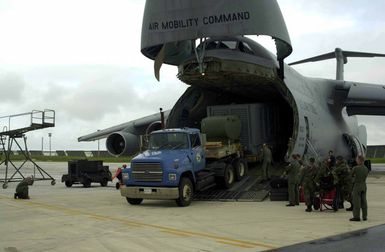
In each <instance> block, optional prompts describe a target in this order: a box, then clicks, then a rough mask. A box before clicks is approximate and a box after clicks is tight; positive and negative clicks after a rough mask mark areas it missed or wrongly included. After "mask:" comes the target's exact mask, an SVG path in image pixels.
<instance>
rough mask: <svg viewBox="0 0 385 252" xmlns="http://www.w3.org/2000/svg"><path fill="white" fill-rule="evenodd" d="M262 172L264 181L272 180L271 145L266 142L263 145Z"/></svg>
mask: <svg viewBox="0 0 385 252" xmlns="http://www.w3.org/2000/svg"><path fill="white" fill-rule="evenodd" d="M262 158H263V162H262V172H263V178H262V181H267V180H270V176H269V169H270V167H271V162H272V154H271V150H270V148H269V146H268V145H267V144H266V143H264V144H263V147H262Z"/></svg>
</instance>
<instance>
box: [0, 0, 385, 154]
mask: <svg viewBox="0 0 385 252" xmlns="http://www.w3.org/2000/svg"><path fill="white" fill-rule="evenodd" d="M278 3H279V4H280V7H281V10H282V12H283V15H284V17H285V20H286V24H287V27H288V30H289V33H290V36H291V41H292V46H293V49H294V50H293V53H292V55H291V56H290V57H289V58H288V59H287V60H286V62H292V61H295V60H298V59H302V58H306V57H311V56H315V55H318V54H322V53H326V52H330V51H333V50H334V48H335V47H340V48H342V49H345V50H355V51H366V52H378V53H385V46H384V42H385V18H384V15H383V10H384V9H385V2H384V1H383V0H381V1H380V0H374V1H370V2H365V3H364V2H363V1H358V0H340V1H332V0H322V1H306V0H296V1H293V0H278ZM144 4H145V1H144V0H0V34H1V39H0V88H1V90H0V116H6V115H11V114H18V113H23V112H28V111H32V110H34V109H38V110H41V109H45V108H47V109H54V110H55V111H56V127H55V128H50V129H45V130H39V131H35V132H31V133H28V134H27V137H28V143H29V148H30V149H41V142H42V138H44V140H43V141H44V149H45V150H47V149H48V133H49V132H51V133H52V134H53V135H52V149H97V142H90V143H78V142H77V138H78V137H79V136H82V135H85V134H88V133H92V132H94V131H96V130H98V129H103V128H107V127H110V126H113V125H116V124H119V123H123V122H127V121H130V120H133V119H136V118H138V117H142V116H145V115H148V114H152V113H155V112H157V110H158V108H159V107H163V108H165V109H170V108H171V107H172V106H173V104H174V103H175V102H176V100H177V99H178V97H179V96H180V95H181V94H182V93H183V92H184V90H185V89H186V87H187V86H186V85H185V84H183V83H181V82H180V81H179V80H178V79H177V78H176V74H177V68H176V67H167V66H162V70H161V81H160V82H157V81H156V80H155V78H154V75H153V62H152V61H151V60H149V59H147V58H145V57H144V56H143V55H142V54H141V53H140V33H141V23H142V14H143V9H144ZM384 68H385V59H351V60H349V64H348V65H347V66H346V69H345V79H346V80H355V81H361V82H368V83H378V84H385V71H384V70H383V69H384ZM296 69H297V70H298V71H299V72H300V73H302V74H304V75H307V76H313V77H323V78H331V79H333V78H335V61H334V60H330V61H327V62H321V63H312V64H307V65H302V66H298V67H296ZM360 123H363V124H365V125H366V126H367V129H368V142H369V144H385V130H384V128H385V127H384V125H385V118H382V117H360ZM100 145H101V148H103V149H104V148H105V147H104V141H101V143H100Z"/></svg>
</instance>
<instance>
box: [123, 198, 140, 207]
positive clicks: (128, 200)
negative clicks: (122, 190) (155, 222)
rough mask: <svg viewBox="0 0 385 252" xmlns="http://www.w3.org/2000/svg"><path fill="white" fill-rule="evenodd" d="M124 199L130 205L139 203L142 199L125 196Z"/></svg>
mask: <svg viewBox="0 0 385 252" xmlns="http://www.w3.org/2000/svg"><path fill="white" fill-rule="evenodd" d="M126 200H127V202H128V203H130V204H131V205H139V204H140V203H142V201H143V199H133V198H127V197H126Z"/></svg>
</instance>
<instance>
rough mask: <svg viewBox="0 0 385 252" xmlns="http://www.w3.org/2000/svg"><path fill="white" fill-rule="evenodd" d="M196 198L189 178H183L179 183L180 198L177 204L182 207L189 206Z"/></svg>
mask: <svg viewBox="0 0 385 252" xmlns="http://www.w3.org/2000/svg"><path fill="white" fill-rule="evenodd" d="M193 196H194V187H193V185H192V182H191V180H190V179H189V178H187V177H183V178H182V179H181V180H180V182H179V198H178V199H176V200H175V201H176V204H177V205H178V206H180V207H185V206H189V205H190V204H191V201H192V199H193Z"/></svg>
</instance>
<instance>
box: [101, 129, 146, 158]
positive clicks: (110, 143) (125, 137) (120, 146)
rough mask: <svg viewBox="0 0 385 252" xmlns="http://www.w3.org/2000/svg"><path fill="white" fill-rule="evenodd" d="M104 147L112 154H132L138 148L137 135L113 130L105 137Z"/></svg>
mask: <svg viewBox="0 0 385 252" xmlns="http://www.w3.org/2000/svg"><path fill="white" fill-rule="evenodd" d="M106 147H107V150H108V152H109V153H110V154H111V155H114V156H121V155H133V154H135V153H136V152H138V150H139V136H137V135H134V134H132V133H130V132H125V131H119V132H114V133H112V134H110V135H109V136H108V137H107V141H106Z"/></svg>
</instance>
